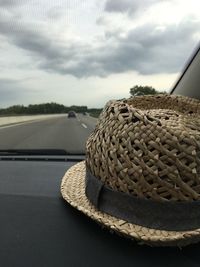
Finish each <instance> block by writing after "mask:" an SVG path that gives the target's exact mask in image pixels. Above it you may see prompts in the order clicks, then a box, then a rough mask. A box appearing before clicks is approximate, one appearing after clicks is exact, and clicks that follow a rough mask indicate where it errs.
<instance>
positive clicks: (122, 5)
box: [105, 0, 165, 14]
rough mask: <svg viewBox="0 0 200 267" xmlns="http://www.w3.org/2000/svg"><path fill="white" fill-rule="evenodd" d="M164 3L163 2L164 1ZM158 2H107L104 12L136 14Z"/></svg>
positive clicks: (147, 0)
mask: <svg viewBox="0 0 200 267" xmlns="http://www.w3.org/2000/svg"><path fill="white" fill-rule="evenodd" d="M164 1H165V0H164ZM155 2H158V0H142V1H138V0H107V1H106V3H105V11H107V12H128V13H131V14H133V13H136V12H137V11H138V10H139V9H146V8H148V7H149V6H151V5H152V4H153V3H155Z"/></svg>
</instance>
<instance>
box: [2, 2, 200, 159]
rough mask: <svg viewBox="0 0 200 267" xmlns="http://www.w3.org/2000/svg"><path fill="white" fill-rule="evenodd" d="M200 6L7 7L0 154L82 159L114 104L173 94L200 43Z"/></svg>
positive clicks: (4, 7) (42, 4)
mask: <svg viewBox="0 0 200 267" xmlns="http://www.w3.org/2000/svg"><path fill="white" fill-rule="evenodd" d="M199 8H200V3H199V2H198V1H195V0H190V1H181V0H170V1H169V0H164V1H161V0H160V1H159V0H148V1H147V0H144V1H139V0H103V1H97V0H79V1H78V0H65V1H64V0H42V1H36V0H30V1H25V0H6V1H5V0H0V52H1V54H0V57H1V60H0V150H1V151H9V150H15V151H19V150H23V149H26V150H29V151H32V150H36V149H37V151H42V150H45V151H47V150H51V151H57V152H56V153H59V151H60V153H63V152H64V153H67V154H84V151H85V142H86V140H87V138H88V136H89V135H90V134H91V132H92V131H93V130H94V128H95V125H96V123H97V118H98V116H99V114H100V112H101V110H102V108H103V107H104V105H105V104H106V102H107V101H109V100H110V99H122V98H128V97H130V96H131V95H133V96H134V95H138V94H146V93H163V92H170V90H171V88H172V85H173V84H174V82H175V80H176V79H177V78H178V76H179V75H180V73H181V71H182V69H183V67H184V65H185V63H186V61H187V59H188V58H189V56H190V54H191V53H192V51H193V50H194V48H195V47H196V45H197V43H198V41H199V37H200V20H199ZM198 81H199V79H198ZM196 84H197V82H196ZM189 85H191V79H188V82H187V87H188V86H189ZM182 90H183V89H182V87H181V89H178V90H177V93H178V94H181V92H182ZM191 90H192V89H191ZM186 95H187V94H186ZM52 153H53V152H52Z"/></svg>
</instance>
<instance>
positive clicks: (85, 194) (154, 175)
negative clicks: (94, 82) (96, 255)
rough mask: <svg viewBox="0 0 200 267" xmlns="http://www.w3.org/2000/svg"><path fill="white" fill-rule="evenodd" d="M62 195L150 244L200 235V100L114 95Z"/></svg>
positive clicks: (182, 243) (112, 226) (108, 224)
mask: <svg viewBox="0 0 200 267" xmlns="http://www.w3.org/2000/svg"><path fill="white" fill-rule="evenodd" d="M61 193H62V196H63V198H64V199H65V200H66V201H67V202H68V203H70V204H71V205H72V206H73V207H75V208H77V209H78V210H80V211H81V212H83V213H84V214H86V215H87V216H89V217H90V218H92V219H94V220H95V221H97V222H99V223H100V224H101V225H103V226H105V227H107V228H109V229H110V230H114V231H116V232H117V233H119V234H122V235H124V236H127V237H130V238H132V239H134V240H137V241H138V242H139V243H140V244H144V243H145V244H149V245H152V246H185V245H188V244H190V243H196V242H198V241H199V240H200V101H199V100H196V99H191V98H188V97H183V96H175V95H167V94H166V95H156V96H137V97H132V98H129V99H124V100H118V101H110V102H108V104H107V105H106V106H105V108H104V110H103V112H102V113H101V115H100V117H99V120H98V123H97V125H96V128H95V130H94V132H93V133H92V134H91V135H90V137H89V139H88V140H87V144H86V161H83V162H80V163H78V164H76V165H74V166H72V167H71V168H70V169H69V170H68V171H67V172H66V174H65V175H64V177H63V179H62V184H61Z"/></svg>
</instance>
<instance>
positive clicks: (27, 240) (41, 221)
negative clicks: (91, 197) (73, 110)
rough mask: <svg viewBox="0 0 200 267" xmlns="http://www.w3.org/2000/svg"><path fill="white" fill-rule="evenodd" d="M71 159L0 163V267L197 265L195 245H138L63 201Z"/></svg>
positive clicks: (39, 159) (71, 163) (37, 159)
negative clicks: (63, 182) (63, 179)
mask: <svg viewBox="0 0 200 267" xmlns="http://www.w3.org/2000/svg"><path fill="white" fill-rule="evenodd" d="M44 159H45V158H44ZM75 163H77V159H76V161H73V160H70V161H66V162H65V161H59V160H57V161H56V160H52V159H51V161H47V160H43V159H42V157H40V158H35V159H28V160H22V159H20V158H18V160H16V159H15V160H13V159H12V160H9V158H6V159H3V160H1V161H0V176H1V179H0V214H1V215H0V266H6V267H9V266H12V267H15V266H19V267H23V266H26V267H27V266H37V267H39V266H48V267H50V266H73V267H76V266H77V267H81V266H87V267H89V266H154V267H155V266H159V267H160V266H163V267H164V266H182V267H184V266H199V262H200V254H199V250H200V245H198V244H197V245H191V246H188V247H185V248H183V249H180V248H156V247H154V248H153V247H148V246H144V245H143V246H140V245H138V244H137V243H135V242H133V241H131V240H129V239H125V238H122V237H120V236H118V235H116V234H115V233H113V234H112V233H110V232H109V231H108V230H106V229H102V228H101V227H100V226H99V225H98V224H96V223H95V222H93V221H92V220H91V219H89V218H87V217H86V216H85V215H83V214H82V213H81V212H79V211H77V210H75V209H74V208H72V207H71V206H70V205H68V204H67V203H66V202H65V201H64V200H63V199H62V197H61V194H60V183H61V179H62V177H63V175H64V173H65V172H66V171H67V169H68V168H70V167H71V166H72V165H73V164H75Z"/></svg>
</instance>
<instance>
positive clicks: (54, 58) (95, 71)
mask: <svg viewBox="0 0 200 267" xmlns="http://www.w3.org/2000/svg"><path fill="white" fill-rule="evenodd" d="M0 15H1V14H0ZM199 28H200V22H198V21H195V20H193V19H192V18H188V19H187V20H183V21H182V22H181V23H180V24H179V25H168V26H167V28H162V29H159V28H156V25H154V24H148V25H146V24H145V25H142V26H140V27H136V28H135V29H132V30H130V31H129V32H128V34H127V35H126V36H125V37H123V38H122V37H120V32H119V33H115V35H114V36H113V35H112V33H109V32H108V31H107V32H106V34H105V39H104V40H100V42H99V46H98V48H95V47H94V45H93V44H92V43H89V44H87V43H85V44H81V43H78V42H75V41H73V40H71V41H69V42H58V40H56V38H55V37H54V36H53V35H51V34H50V33H49V31H48V29H46V31H45V30H43V29H42V28H41V27H39V26H38V27H37V24H36V25H32V24H28V23H25V22H24V21H23V20H15V23H12V24H11V19H8V18H7V17H5V16H0V34H2V35H4V36H5V37H7V39H8V41H9V42H10V43H11V44H13V45H15V46H17V47H19V48H21V49H24V50H26V51H27V52H28V53H29V54H30V55H31V56H32V57H33V60H34V64H35V63H36V65H37V66H38V67H39V68H40V69H43V70H45V71H48V72H55V73H59V74H62V75H66V74H71V75H73V76H76V77H79V78H82V77H89V76H100V77H102V76H108V75H110V74H113V73H122V72H126V71H138V72H139V73H141V74H155V73H174V72H177V71H179V70H180V68H181V67H182V65H183V63H184V62H185V60H186V56H187V55H189V54H190V53H191V52H192V51H191V47H194V40H193V35H194V33H197V32H199Z"/></svg>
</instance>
